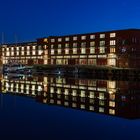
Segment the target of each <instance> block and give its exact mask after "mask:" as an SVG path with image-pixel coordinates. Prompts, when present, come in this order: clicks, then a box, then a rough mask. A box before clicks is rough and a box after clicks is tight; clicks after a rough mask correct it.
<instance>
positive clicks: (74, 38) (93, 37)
mask: <svg viewBox="0 0 140 140" xmlns="http://www.w3.org/2000/svg"><path fill="white" fill-rule="evenodd" d="M113 37H116V33H110V38H113ZM100 38H105V34H100ZM77 39H78V37H77V36H73V40H74V41H76V40H77ZM86 39H87V36H86V35H83V36H81V40H86ZM90 39H95V35H90ZM55 41H56V40H55V39H54V38H52V39H51V42H55ZM57 41H58V42H62V38H61V37H59V38H58V39H57ZM65 41H70V37H65Z"/></svg>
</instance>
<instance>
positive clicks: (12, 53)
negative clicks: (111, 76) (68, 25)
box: [1, 29, 140, 68]
mask: <svg viewBox="0 0 140 140" xmlns="http://www.w3.org/2000/svg"><path fill="white" fill-rule="evenodd" d="M1 49H2V50H1V60H2V63H3V64H8V63H11V62H17V63H22V64H25V65H34V64H49V65H95V66H96V65H97V66H114V67H121V68H135V67H139V66H140V61H139V60H140V30H139V29H127V30H114V31H107V32H96V33H88V34H77V35H67V36H49V37H47V38H39V39H37V41H35V42H27V43H18V44H6V45H2V47H1Z"/></svg>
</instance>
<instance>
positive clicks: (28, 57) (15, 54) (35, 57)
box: [1, 42, 44, 65]
mask: <svg viewBox="0 0 140 140" xmlns="http://www.w3.org/2000/svg"><path fill="white" fill-rule="evenodd" d="M1 49H2V57H1V59H2V62H3V64H4V65H6V64H13V63H17V64H23V65H33V64H44V59H43V48H42V47H41V46H39V45H37V42H26V43H17V44H6V45H2V47H1Z"/></svg>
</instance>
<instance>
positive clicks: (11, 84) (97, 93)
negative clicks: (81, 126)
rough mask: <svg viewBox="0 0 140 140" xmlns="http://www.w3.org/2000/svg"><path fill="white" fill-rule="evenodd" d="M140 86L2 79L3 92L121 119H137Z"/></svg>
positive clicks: (119, 83) (133, 83)
mask: <svg viewBox="0 0 140 140" xmlns="http://www.w3.org/2000/svg"><path fill="white" fill-rule="evenodd" d="M139 89H140V84H138V83H136V82H124V81H118V82H117V81H107V80H94V79H91V80H89V79H88V80H87V79H84V80H83V79H67V78H59V77H57V78H56V77H36V78H25V79H23V80H22V79H21V80H14V81H13V80H8V79H6V78H5V79H3V80H2V91H3V92H8V93H12V94H13V93H14V94H15V93H16V94H18V95H25V96H31V97H35V98H36V100H37V101H39V102H42V103H46V104H50V105H58V106H65V107H69V108H75V109H81V110H86V111H92V112H97V113H102V114H109V115H115V116H120V117H124V118H131V119H132V118H139V116H140V111H139V106H140V105H139V100H140V95H139V94H138V93H139Z"/></svg>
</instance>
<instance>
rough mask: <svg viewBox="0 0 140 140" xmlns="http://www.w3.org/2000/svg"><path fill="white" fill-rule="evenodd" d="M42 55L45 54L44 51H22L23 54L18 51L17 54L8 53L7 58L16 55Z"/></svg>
mask: <svg viewBox="0 0 140 140" xmlns="http://www.w3.org/2000/svg"><path fill="white" fill-rule="evenodd" d="M42 53H43V51H42V50H39V51H38V52H36V51H26V52H24V51H21V52H19V51H16V52H14V51H12V52H9V51H7V52H6V56H14V55H17V56H18V55H42ZM4 55H5V54H4V53H3V56H4Z"/></svg>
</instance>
